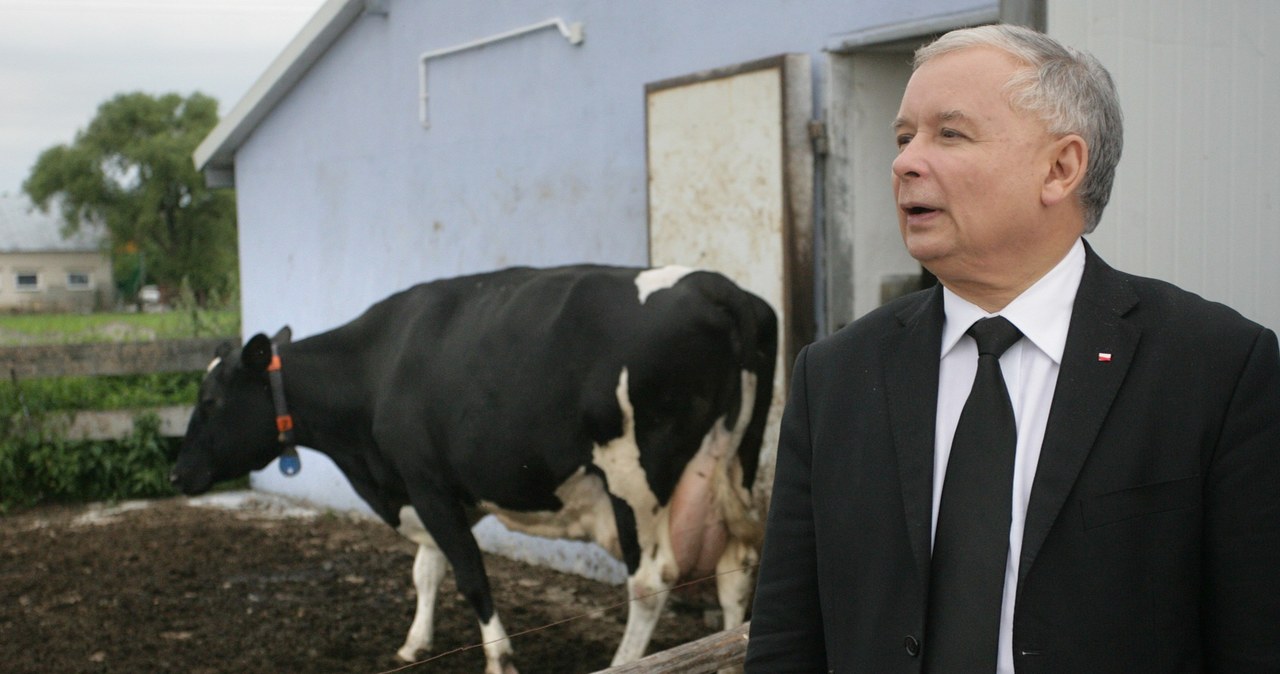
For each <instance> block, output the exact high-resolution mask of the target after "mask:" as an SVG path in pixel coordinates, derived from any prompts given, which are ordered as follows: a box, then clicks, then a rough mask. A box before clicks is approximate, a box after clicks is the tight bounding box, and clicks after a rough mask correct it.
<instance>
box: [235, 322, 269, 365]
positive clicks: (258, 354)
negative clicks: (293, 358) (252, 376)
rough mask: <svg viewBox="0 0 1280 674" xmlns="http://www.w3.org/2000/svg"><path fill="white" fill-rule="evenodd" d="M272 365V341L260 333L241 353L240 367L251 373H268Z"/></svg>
mask: <svg viewBox="0 0 1280 674" xmlns="http://www.w3.org/2000/svg"><path fill="white" fill-rule="evenodd" d="M270 364H271V340H270V339H267V336H266V335H264V334H262V333H261V332H259V333H258V334H256V335H254V336H253V337H252V338H251V339H250V340H249V342H248V343H247V344H245V345H244V351H241V352H240V365H241V366H242V367H244V369H246V370H248V371H250V372H266V371H267V366H268V365H270Z"/></svg>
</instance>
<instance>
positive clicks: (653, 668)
mask: <svg viewBox="0 0 1280 674" xmlns="http://www.w3.org/2000/svg"><path fill="white" fill-rule="evenodd" d="M750 628H751V623H746V624H744V625H741V626H739V627H735V628H734V629H731V630H725V631H723V632H716V633H715V634H712V635H710V636H706V637H703V638H701V639H698V640H697V641H690V642H689V643H687V644H682V645H680V646H676V647H675V648H672V649H669V650H665V651H662V652H660V653H654V654H653V655H650V656H648V657H645V658H641V659H640V660H636V661H635V662H632V663H630V664H626V665H618V666H617V667H610V668H609V669H604V670H601V671H599V672H597V673H596V674H652V673H653V672H663V673H664V674H709V673H711V672H717V671H720V670H722V669H728V668H735V667H736V668H741V667H742V661H743V660H744V659H745V658H746V657H747V634H748V631H749V630H750Z"/></svg>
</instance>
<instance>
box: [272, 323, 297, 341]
mask: <svg viewBox="0 0 1280 674" xmlns="http://www.w3.org/2000/svg"><path fill="white" fill-rule="evenodd" d="M291 341H293V330H292V329H291V328H290V327H289V326H287V325H286V326H284V327H283V328H280V331H279V332H277V333H276V336H275V337H272V338H271V342H272V343H273V344H275V345H276V346H283V345H285V344H288V343H289V342H291Z"/></svg>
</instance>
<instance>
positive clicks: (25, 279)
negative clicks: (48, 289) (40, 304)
mask: <svg viewBox="0 0 1280 674" xmlns="http://www.w3.org/2000/svg"><path fill="white" fill-rule="evenodd" d="M14 285H15V286H16V287H17V288H18V290H19V291H21V292H35V291H37V290H40V274H39V273H37V272H33V271H20V272H18V273H17V276H16V278H15V281H14Z"/></svg>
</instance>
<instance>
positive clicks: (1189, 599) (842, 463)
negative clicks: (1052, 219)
mask: <svg viewBox="0 0 1280 674" xmlns="http://www.w3.org/2000/svg"><path fill="white" fill-rule="evenodd" d="M943 320H944V313H943V303H942V292H941V288H934V289H932V290H926V291H922V292H919V293H916V294H913V295H910V296H908V297H905V298H902V299H900V300H897V301H895V302H893V303H891V304H888V305H886V306H884V307H881V308H880V309H878V310H876V311H874V312H872V313H870V314H868V315H867V316H866V317H864V318H862V319H860V320H858V321H856V322H854V323H852V324H851V325H849V326H847V327H846V328H844V329H843V330H841V331H839V332H838V333H836V334H835V335H832V336H831V337H828V338H826V339H824V340H821V341H819V342H817V343H815V344H812V345H810V346H808V347H806V349H805V350H803V351H802V352H801V353H800V355H799V357H798V358H797V360H796V364H795V368H794V370H793V378H792V386H791V393H790V398H789V401H788V403H787V409H786V412H785V414H784V417H783V421H782V430H781V437H780V442H779V447H778V459H777V470H776V476H775V480H774V487H773V497H772V505H771V508H770V512H769V520H768V527H767V529H766V538H765V545H764V551H763V554H762V562H761V568H760V578H759V583H758V587H757V593H756V599H755V605H754V609H753V616H752V625H751V640H750V644H749V647H748V655H747V671H748V672H824V671H835V672H871V673H874V674H887V673H892V672H918V671H920V668H921V664H920V662H921V658H920V651H921V649H923V648H928V647H929V638H928V635H927V634H925V633H924V625H925V615H924V614H925V604H926V600H927V597H926V588H927V587H928V574H929V554H930V553H929V530H930V519H931V499H932V490H933V475H932V473H933V449H934V448H933V442H934V416H935V411H936V407H937V391H938V363H939V351H940V349H941V334H942V324H943ZM1099 354H1110V358H1109V360H1108V359H1106V358H1104V357H1100V356H1099ZM1016 602H1017V604H1016V609H1015V615H1014V626H1013V649H1014V661H1015V667H1016V669H1017V671H1018V672H1020V673H1023V672H1070V673H1072V674H1078V673H1095V672H1125V673H1132V672H1202V671H1213V672H1231V673H1241V672H1280V353H1278V351H1277V343H1276V336H1275V333H1274V332H1272V331H1270V330H1268V329H1265V328H1263V327H1261V326H1259V325H1257V324H1255V323H1252V322H1250V321H1248V320H1246V319H1244V318H1243V317H1241V316H1240V315H1239V314H1237V313H1236V312H1234V311H1232V310H1231V309H1229V308H1227V307H1225V306H1222V305H1220V304H1215V303H1212V302H1208V301H1206V300H1204V299H1201V298H1200V297H1198V296H1195V295H1193V294H1191V293H1187V292H1185V291H1182V290H1179V289H1178V288H1176V287H1174V286H1172V285H1169V284H1167V283H1163V282H1160V281H1154V280H1151V279H1144V278H1139V277H1135V276H1131V275H1128V274H1123V273H1120V272H1118V271H1116V270H1114V269H1112V268H1110V267H1108V266H1107V265H1106V264H1105V263H1104V262H1103V261H1102V260H1101V259H1100V258H1099V257H1098V256H1097V255H1096V254H1095V253H1094V252H1093V251H1092V250H1091V249H1087V257H1086V262H1085V270H1084V276H1083V278H1082V280H1081V284H1080V289H1079V291H1078V293H1077V297H1076V301H1075V305H1074V309H1073V313H1072V316H1071V325H1070V328H1069V331H1068V336H1067V342H1066V349H1065V352H1064V354H1063V359H1062V364H1061V368H1060V370H1059V375H1058V383H1057V388H1056V389H1055V392H1054V398H1053V405H1052V408H1051V412H1050V415H1049V420H1048V427H1047V429H1046V433H1045V439H1044V444H1043V448H1042V451H1041V455H1040V461H1039V465H1038V467H1037V471H1036V476H1035V480H1034V482H1033V487H1032V492H1031V501H1030V505H1029V507H1028V512H1027V520H1026V531H1025V534H1024V537H1023V544H1022V557H1021V562H1020V567H1019V578H1018V588H1017V599H1016ZM935 674H936V673H935Z"/></svg>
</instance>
